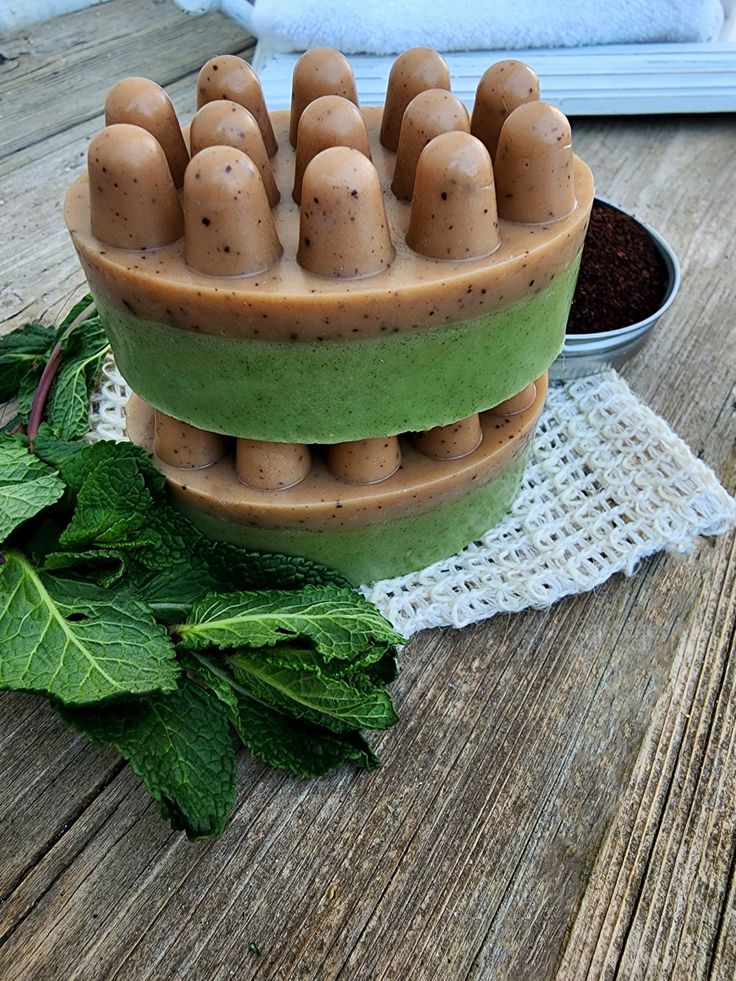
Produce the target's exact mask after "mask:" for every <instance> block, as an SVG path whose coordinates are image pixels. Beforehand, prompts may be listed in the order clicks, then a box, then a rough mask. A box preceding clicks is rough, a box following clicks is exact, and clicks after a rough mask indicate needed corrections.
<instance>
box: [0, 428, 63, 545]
mask: <svg viewBox="0 0 736 981" xmlns="http://www.w3.org/2000/svg"><path fill="white" fill-rule="evenodd" d="M63 493H64V484H63V482H62V481H61V480H59V478H58V476H57V475H56V474H55V473H54V471H53V470H52V469H51V468H50V467H47V466H46V465H45V464H44V463H42V462H41V461H40V460H39V459H38V457H35V456H33V454H32V453H29V452H28V450H27V449H26V447H25V446H24V445H23V443H22V442H21V440H20V439H4V440H2V442H0V542H4V541H5V539H6V538H7V537H8V535H9V534H10V533H11V532H12V531H14V530H15V529H16V528H17V527H18V526H19V525H20V524H22V523H23V522H24V521H26V520H27V519H28V518H32V517H33V516H34V515H35V514H38V512H39V511H42V510H43V509H44V508H46V507H48V506H49V505H51V504H54V503H55V502H56V501H58V500H59V498H60V497H61V495H62V494H63Z"/></svg>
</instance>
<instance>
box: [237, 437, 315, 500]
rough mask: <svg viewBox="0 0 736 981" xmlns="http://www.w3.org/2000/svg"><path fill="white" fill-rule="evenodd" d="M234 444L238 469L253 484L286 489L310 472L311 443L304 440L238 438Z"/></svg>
mask: <svg viewBox="0 0 736 981" xmlns="http://www.w3.org/2000/svg"><path fill="white" fill-rule="evenodd" d="M235 447H236V448H235V471H236V473H237V475H238V478H239V479H240V480H241V481H242V482H243V483H244V484H248V485H249V486H250V487H256V488H258V489H259V490H284V489H286V488H287V487H294V485H295V484H298V483H300V481H302V480H304V478H305V477H306V475H307V474H308V473H309V468H310V466H311V458H310V454H309V447H308V446H303V445H302V444H301V443H268V442H264V441H262V440H257V439H239V440H237V441H236V444H235Z"/></svg>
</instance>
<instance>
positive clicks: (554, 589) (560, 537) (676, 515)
mask: <svg viewBox="0 0 736 981" xmlns="http://www.w3.org/2000/svg"><path fill="white" fill-rule="evenodd" d="M129 394H130V392H129V390H128V388H127V386H126V384H125V382H124V381H123V379H122V378H121V377H120V375H119V374H118V372H117V369H116V368H115V365H114V362H113V361H112V359H111V358H108V360H107V362H106V364H105V367H104V371H103V377H102V382H101V384H100V387H99V391H98V393H97V394H96V395H95V396H94V397H93V399H92V405H91V411H90V423H91V429H92V438H101V439H124V438H125V405H126V403H127V401H128V397H129ZM734 525H736V501H734V499H733V498H731V497H730V496H729V495H728V494H727V493H726V491H725V490H724V489H723V487H721V485H720V484H719V482H718V480H717V478H716V476H715V474H714V473H713V472H712V471H711V470H709V469H708V467H706V466H705V464H703V463H702V462H701V461H700V460H698V459H697V458H696V457H695V456H694V455H693V454H692V453H691V451H690V450H689V449H688V447H687V446H686V445H685V443H684V442H683V441H682V440H681V439H680V438H679V437H678V436H676V435H675V434H674V433H673V432H672V430H671V429H670V428H669V427H668V426H667V424H666V423H665V422H664V420H662V419H660V418H659V416H657V415H655V414H654V413H653V412H652V411H651V410H650V409H649V408H647V406H646V405H644V404H643V403H642V402H640V401H639V399H638V398H637V397H636V396H635V395H634V394H633V393H632V391H631V390H630V389H629V387H628V385H627V384H626V382H625V381H624V380H623V379H622V378H620V377H619V376H618V375H617V374H616V372H614V371H608V372H606V373H604V374H600V375H593V376H590V377H588V378H584V379H582V380H580V381H576V382H569V383H567V384H566V385H556V386H551V388H550V393H549V398H548V400H547V406H546V408H545V411H544V414H543V416H542V420H541V423H540V426H539V429H538V431H537V435H536V437H535V441H534V448H533V453H532V458H531V461H530V463H529V466H528V467H527V470H526V474H525V476H524V481H523V484H522V487H521V490H520V492H519V494H518V495H517V497H516V500H515V502H514V505H513V508H512V510H511V512H510V513H509V514H508V515H507V516H506V517H505V518H504V519H503V520H502V521H501V522H500V523H499V524H498V525H496V527H495V528H493V529H491V531H489V532H488V534H486V535H484V536H483V538H481V539H480V540H479V541H477V542H474V543H473V544H472V545H469V546H468V547H467V548H465V549H463V551H462V552H460V553H458V554H457V555H454V556H452V558H449V559H446V560H444V561H442V562H437V563H435V564H434V565H432V566H430V567H429V568H427V569H423V570H422V571H421V572H415V573H411V574H409V575H406V576H400V577H399V578H397V579H384V580H382V581H380V582H377V583H374V584H373V585H371V586H368V587H364V589H363V593H364V594H365V596H367V597H368V599H370V600H372V601H373V602H374V603H375V604H376V605H377V606H378V607H379V609H381V611H382V612H383V613H384V615H385V616H386V617H387V618H388V619H389V620H390V621H391V622H392V623H393V624H394V625H395V626H396V627H397V628H398V629H399V630H400V631H401V632H402V633H403V634H404V635H405V636H410V635H411V634H414V633H416V632H417V631H418V630H422V629H423V628H425V627H443V626H454V627H463V626H466V625H467V624H469V623H474V622H475V621H477V620H483V619H486V618H487V617H491V616H493V615H494V614H495V613H510V612H517V611H519V610H523V609H526V608H527V607H536V608H543V607H547V606H551V605H552V603H555V602H556V601H557V600H559V599H561V598H562V597H563V596H568V595H570V594H571V593H581V592H585V591H586V590H589V589H593V588H594V587H595V586H599V585H601V583H603V582H605V581H606V579H608V578H609V577H610V576H611V575H613V574H614V573H615V572H624V573H626V575H632V574H633V572H634V570H635V568H636V565H637V563H638V562H639V561H640V560H641V559H643V558H644V557H645V556H647V555H652V554H653V553H654V552H659V551H662V550H663V549H666V550H668V551H671V552H680V553H684V552H687V551H688V550H689V549H690V548H691V547H692V544H693V542H694V540H695V538H696V537H697V536H698V535H717V534H720V533H722V532H724V531H727V530H728V529H729V528H731V527H733V526H734Z"/></svg>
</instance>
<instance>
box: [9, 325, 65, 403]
mask: <svg viewBox="0 0 736 981" xmlns="http://www.w3.org/2000/svg"><path fill="white" fill-rule="evenodd" d="M53 346H54V330H53V328H51V327H43V326H42V325H41V324H26V325H25V327H20V328H18V329H17V330H13V331H11V332H10V333H9V334H5V335H4V336H3V337H0V402H8V401H9V400H10V399H12V398H15V397H16V395H17V394H18V390H19V388H20V386H21V383H22V382H23V380H24V379H26V378H29V379H30V382H29V386H31V387H32V388H35V382H36V381H37V380H38V378H39V377H40V375H41V372H42V371H43V368H44V365H45V363H46V359H47V358H48V356H49V354H50V353H51V348H52V347H53Z"/></svg>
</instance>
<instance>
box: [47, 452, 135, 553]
mask: <svg viewBox="0 0 736 981" xmlns="http://www.w3.org/2000/svg"><path fill="white" fill-rule="evenodd" d="M153 508H154V502H153V498H152V497H151V493H150V491H149V490H148V488H147V487H146V484H145V482H144V480H143V477H142V476H141V474H140V471H139V468H138V464H137V461H136V460H135V459H131V458H128V459H125V458H123V459H110V460H104V461H103V462H101V463H99V464H98V465H97V467H95V469H94V470H93V471H92V473H91V474H90V475H89V476H88V477H87V479H86V480H85V481H84V483H83V484H82V487H81V488H80V491H79V495H78V497H77V506H76V509H75V512H74V516H73V517H72V520H71V522H70V523H69V525H68V526H67V528H66V529H65V531H64V532H63V534H62V535H61V538H60V541H59V544H60V545H61V546H62V548H64V547H68V548H72V549H79V548H83V547H85V546H90V545H99V546H101V547H111V546H115V545H119V544H121V543H126V544H127V543H130V542H132V541H135V539H136V538H137V536H138V535H139V533H140V530H141V528H142V526H143V524H144V523H145V521H146V519H147V518H149V517H150V514H151V512H152V511H153Z"/></svg>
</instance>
